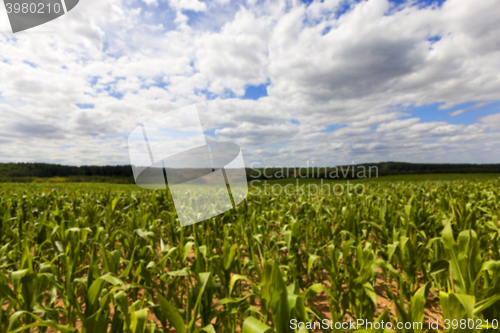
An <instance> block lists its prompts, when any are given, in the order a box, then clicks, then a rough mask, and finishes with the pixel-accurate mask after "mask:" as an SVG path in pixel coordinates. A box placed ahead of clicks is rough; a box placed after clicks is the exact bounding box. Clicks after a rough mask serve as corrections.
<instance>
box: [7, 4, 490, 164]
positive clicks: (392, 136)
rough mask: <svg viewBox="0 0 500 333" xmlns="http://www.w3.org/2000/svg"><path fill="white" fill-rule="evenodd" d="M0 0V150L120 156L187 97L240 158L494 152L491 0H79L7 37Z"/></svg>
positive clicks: (455, 157) (69, 160) (322, 160)
mask: <svg viewBox="0 0 500 333" xmlns="http://www.w3.org/2000/svg"><path fill="white" fill-rule="evenodd" d="M2 10H3V7H1V6H0V49H1V50H2V51H1V52H0V112H2V113H3V116H4V117H3V119H5V121H4V123H3V124H1V125H0V142H2V145H1V146H0V162H7V161H24V162H35V161H37V162H58V163H66V164H71V165H78V164H81V163H85V164H99V165H101V164H128V163H130V160H129V156H128V149H127V140H126V138H127V137H128V134H129V133H130V132H131V131H132V130H133V129H134V128H135V127H136V126H137V124H139V123H142V122H144V121H147V120H148V119H151V118H154V117H156V116H158V115H160V114H162V113H164V112H168V111H171V110H175V109H177V108H181V107H184V106H187V105H191V104H196V106H197V108H198V112H199V115H200V118H201V122H202V125H203V128H204V131H205V134H206V136H207V137H209V138H210V139H211V140H218V141H229V142H235V143H237V144H238V145H239V146H240V147H241V148H242V151H243V154H244V156H245V161H246V163H247V164H250V163H252V162H255V161H259V162H260V163H261V165H266V164H267V165H303V164H305V163H307V162H308V161H309V162H311V161H315V163H316V165H335V164H344V163H350V162H351V161H352V160H356V162H359V163H361V162H378V161H387V160H392V161H406V162H429V163H437V162H447V163H455V162H456V163H500V135H499V134H500V98H499V96H498V91H500V78H499V77H498V68H499V66H500V44H499V42H498V37H497V36H498V30H499V29H500V23H499V20H498V17H499V16H500V6H498V2H497V0H482V1H480V2H478V1H474V0H447V1H428V0H425V1H392V0H391V1H388V0H367V1H357V0H352V1H341V0H324V1H319V0H313V1H292V0H276V1H267V0H257V1H254V0H238V1H233V0H214V1H210V2H208V1H201V0H108V1H105V2H103V1H99V0H87V1H85V2H83V1H82V2H80V3H79V5H78V6H77V7H76V8H75V9H74V10H72V11H71V12H70V13H68V14H67V15H65V16H63V17H61V18H59V19H57V20H54V21H52V22H50V23H47V24H46V25H43V26H40V27H37V28H33V30H32V31H29V32H26V33H22V34H18V35H16V36H15V37H14V35H12V34H11V33H8V32H6V31H7V30H8V29H9V26H8V25H7V26H6V24H8V20H7V21H6V20H5V18H6V14H5V13H4V12H2ZM6 22H7V23H6ZM178 126H183V124H182V123H181V122H179V124H178ZM61 147H62V148H61Z"/></svg>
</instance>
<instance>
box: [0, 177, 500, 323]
mask: <svg viewBox="0 0 500 333" xmlns="http://www.w3.org/2000/svg"><path fill="white" fill-rule="evenodd" d="M499 177H500V175H498V174H466V175H464V174H460V175H453V174H441V175H425V176H423V175H415V176H386V177H380V178H378V179H374V178H372V179H363V180H357V181H354V180H351V181H350V182H351V183H353V184H363V186H364V194H363V195H347V194H343V195H334V194H325V193H317V194H312V195H311V193H307V194H301V193H299V194H295V192H294V189H295V187H294V186H293V185H294V184H296V181H295V180H273V181H268V183H269V184H270V185H271V186H272V185H278V186H281V187H284V186H286V185H288V184H292V185H291V186H292V187H290V188H289V189H290V190H291V191H290V192H291V193H293V194H292V195H287V194H285V193H281V194H279V195H275V194H273V192H272V190H269V191H267V192H264V191H263V184H262V183H263V181H260V184H258V185H257V183H254V184H255V186H254V187H252V186H250V194H249V196H248V200H247V201H246V202H243V203H241V204H240V205H239V206H238V207H237V208H236V209H233V210H231V211H228V212H226V213H224V214H223V215H220V216H218V217H215V218H212V219H210V220H207V221H204V222H201V223H198V224H195V225H192V226H189V227H185V228H181V227H180V225H179V222H178V220H177V219H176V212H175V209H174V206H173V202H172V199H171V197H170V195H169V192H168V191H149V190H142V189H140V188H138V187H137V186H135V185H121V184H96V183H50V184H48V183H34V184H9V183H5V184H0V241H1V242H0V252H1V253H0V254H1V262H0V300H1V302H2V310H1V313H0V331H1V332H21V331H23V330H25V331H26V332H27V331H28V329H31V331H33V332H36V331H39V332H55V331H61V332H76V331H81V332H87V333H90V332H97V333H99V332H133V333H135V332H151V333H153V332H183V333H184V332H188V333H194V332H209V333H212V332H231V333H232V332H244V333H254V332H255V333H261V332H276V333H285V332H311V331H312V332H335V333H340V332H369V333H375V332H377V333H380V332H392V331H396V332H401V333H420V332H428V331H443V330H444V329H446V328H448V330H447V331H448V332H453V333H455V332H456V333H458V332H488V333H490V332H498V327H499V325H500V323H499V320H500V252H499V247H498V245H499V243H500V239H499V238H500V237H499V236H500V235H499V227H500V225H499V216H500V178H499ZM346 182H347V181H341V180H334V181H330V182H329V184H337V183H342V184H345V183H346ZM324 183H325V181H324ZM308 184H321V181H320V180H300V181H299V186H302V185H304V186H305V187H306V188H307V185H308ZM276 188H277V187H276ZM268 189H269V188H268ZM271 189H272V187H271ZM193 195H195V194H193ZM349 320H351V322H353V321H354V322H355V321H356V320H365V321H368V322H370V323H368V324H367V325H364V326H363V325H358V326H355V327H353V326H349V327H350V329H343V328H342V325H341V324H342V322H346V321H349ZM299 322H303V323H309V324H308V325H304V327H303V328H302V326H301V325H298V323H299ZM382 323H383V324H382ZM418 323H423V324H422V325H421V326H419V325H418ZM431 323H434V324H431ZM314 324H316V326H315V327H314ZM389 324H390V326H391V327H389ZM398 324H399V326H401V324H402V328H401V329H398V328H397V327H398ZM405 324H406V325H405ZM408 324H409V326H410V327H408ZM377 325H378V326H377ZM405 326H406V327H405ZM299 327H300V329H299ZM318 327H319V328H318ZM344 327H345V326H344ZM377 327H378V329H377ZM380 327H383V328H380ZM295 328H297V329H295ZM384 328H385V329H384ZM391 328H392V329H391Z"/></svg>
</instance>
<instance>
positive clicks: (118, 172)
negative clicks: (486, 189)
mask: <svg viewBox="0 0 500 333" xmlns="http://www.w3.org/2000/svg"><path fill="white" fill-rule="evenodd" d="M354 167H355V170H356V173H357V172H358V170H360V169H361V168H362V167H365V168H366V170H367V173H368V168H371V169H372V173H373V170H374V167H376V169H377V172H378V176H386V175H404V174H431V173H500V164H425V163H403V162H382V163H371V164H369V163H364V164H357V165H354ZM348 168H350V169H348ZM352 168H353V165H346V166H338V167H327V168H325V167H315V168H314V172H313V170H312V169H313V168H311V167H310V168H309V169H308V170H309V172H306V168H305V167H304V168H302V172H299V168H298V167H297V168H294V167H289V168H285V169H284V172H281V173H280V172H279V171H280V168H275V167H272V168H267V169H266V170H265V171H266V172H265V173H264V168H255V169H249V168H248V169H247V170H246V171H247V178H248V179H249V180H251V179H273V178H287V177H290V178H296V177H303V178H306V177H309V178H331V176H330V175H331V174H332V170H337V173H338V174H340V178H344V179H349V178H357V176H356V174H355V175H354V177H352V173H351V170H352ZM287 171H288V173H287ZM347 171H349V172H347ZM342 172H345V174H342ZM306 175H307V176H306ZM304 176H305V177H304ZM374 176H375V175H374V174H373V175H372V177H374ZM54 177H60V178H67V180H68V181H77V182H78V181H89V180H90V181H99V180H104V181H108V182H114V181H117V182H120V183H133V182H134V178H133V173H132V167H131V166H130V165H115V166H111V165H106V166H86V165H84V166H67V165H60V164H47V163H0V182H29V181H36V180H37V179H39V178H54Z"/></svg>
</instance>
